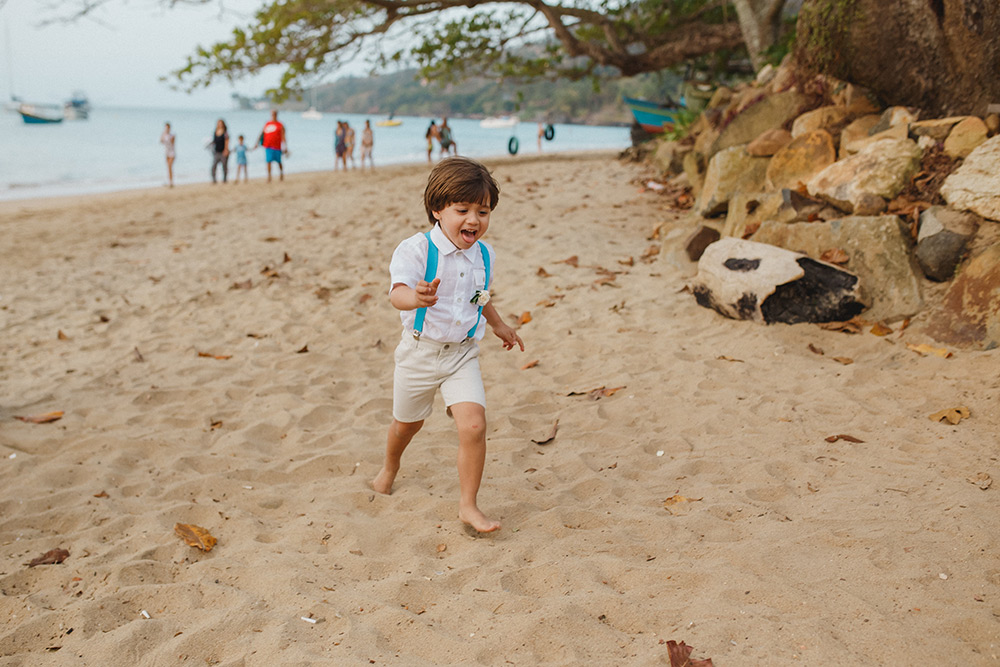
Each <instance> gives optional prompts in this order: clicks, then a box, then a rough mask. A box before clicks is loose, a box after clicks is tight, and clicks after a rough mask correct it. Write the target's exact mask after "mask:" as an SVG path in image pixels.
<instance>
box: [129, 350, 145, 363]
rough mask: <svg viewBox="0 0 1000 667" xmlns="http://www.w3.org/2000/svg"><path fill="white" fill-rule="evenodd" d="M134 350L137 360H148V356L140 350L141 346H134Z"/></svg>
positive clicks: (140, 361)
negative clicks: (143, 354)
mask: <svg viewBox="0 0 1000 667" xmlns="http://www.w3.org/2000/svg"><path fill="white" fill-rule="evenodd" d="M132 352H133V353H134V354H135V360H136V361H138V362H139V363H140V364H141V363H142V362H144V361H146V358H145V357H144V356H142V352H140V351H139V348H137V347H134V348H132Z"/></svg>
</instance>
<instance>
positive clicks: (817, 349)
mask: <svg viewBox="0 0 1000 667" xmlns="http://www.w3.org/2000/svg"><path fill="white" fill-rule="evenodd" d="M809 351H810V352H812V353H813V354H818V355H824V354H826V353H825V352H823V348H821V347H816V346H815V345H813V344H812V343H809Z"/></svg>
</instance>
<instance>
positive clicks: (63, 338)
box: [56, 329, 69, 340]
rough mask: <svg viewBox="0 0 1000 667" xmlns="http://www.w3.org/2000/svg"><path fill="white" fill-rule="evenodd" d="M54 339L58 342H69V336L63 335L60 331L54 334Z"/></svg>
mask: <svg viewBox="0 0 1000 667" xmlns="http://www.w3.org/2000/svg"><path fill="white" fill-rule="evenodd" d="M56 338H58V339H59V340H69V336H67V335H66V334H64V333H63V331H62V329H60V330H59V332H58V333H57V334H56Z"/></svg>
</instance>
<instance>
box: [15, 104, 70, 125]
mask: <svg viewBox="0 0 1000 667" xmlns="http://www.w3.org/2000/svg"><path fill="white" fill-rule="evenodd" d="M17 112H18V113H19V114H21V119H22V120H24V122H25V123H28V124H30V125H43V124H52V123H61V122H63V118H64V117H65V116H64V114H63V111H62V109H61V108H59V107H57V106H52V105H44V104H25V103H21V104H19V105H18V106H17Z"/></svg>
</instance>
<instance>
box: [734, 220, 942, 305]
mask: <svg viewBox="0 0 1000 667" xmlns="http://www.w3.org/2000/svg"><path fill="white" fill-rule="evenodd" d="M753 238H754V240H755V241H760V242H762V243H770V244H772V245H776V246H780V247H782V248H787V249H789V250H796V251H798V252H802V253H805V254H806V255H808V256H810V257H813V258H817V259H818V258H819V257H821V256H822V255H823V253H824V252H826V251H828V250H832V249H835V248H839V249H841V250H843V251H844V252H846V253H847V256H848V258H849V260H848V262H847V264H846V265H845V268H847V269H849V270H850V271H851V272H852V273H855V274H857V276H858V277H859V278H860V279H861V284H862V286H863V296H864V299H865V301H866V302H868V303H870V304H871V308H870V309H869V311H868V313H867V317H869V318H871V319H873V320H879V321H885V322H892V321H896V320H900V319H903V318H906V317H910V316H912V315H914V314H916V313H917V312H918V311H920V309H921V308H922V306H923V297H922V296H921V291H920V278H919V272H920V270H919V268H918V267H917V266H916V264H915V261H914V260H913V257H912V255H911V253H910V242H909V239H908V238H907V235H906V233H905V232H904V230H903V228H902V226H901V223H900V220H899V218H898V217H896V216H894V215H880V216H874V217H860V216H849V217H846V218H840V219H839V220H831V221H829V222H796V223H792V224H783V223H777V222H771V221H768V222H765V223H764V224H762V225H761V226H760V229H759V230H757V233H756V234H754V236H753Z"/></svg>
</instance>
